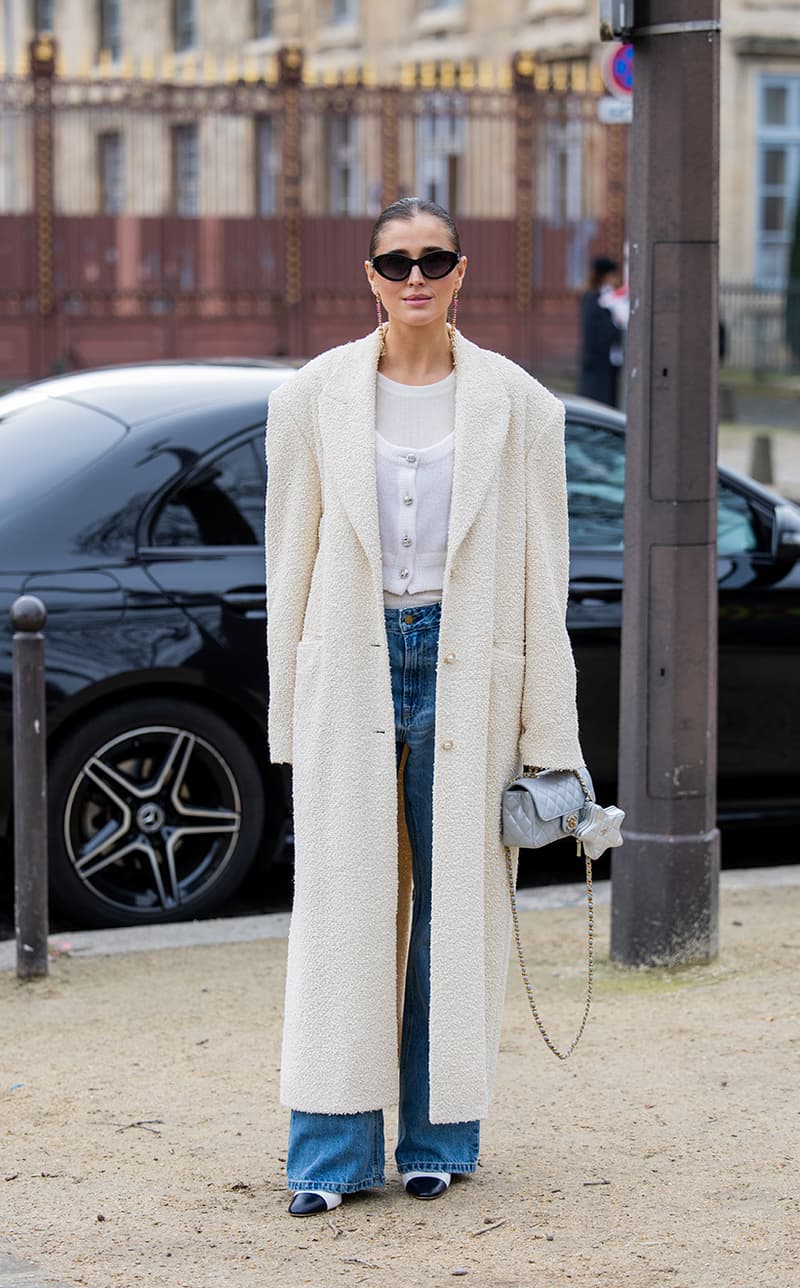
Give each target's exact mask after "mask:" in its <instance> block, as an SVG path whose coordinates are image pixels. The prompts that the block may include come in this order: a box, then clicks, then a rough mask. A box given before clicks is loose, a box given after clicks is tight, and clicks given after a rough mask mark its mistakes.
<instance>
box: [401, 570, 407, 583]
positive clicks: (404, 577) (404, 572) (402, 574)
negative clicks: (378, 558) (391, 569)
mask: <svg viewBox="0 0 800 1288" xmlns="http://www.w3.org/2000/svg"><path fill="white" fill-rule="evenodd" d="M400 576H401V577H402V578H403V581H405V579H406V577H408V576H409V571H408V569H407V568H401V569H400Z"/></svg>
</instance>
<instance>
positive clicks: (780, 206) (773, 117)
mask: <svg viewBox="0 0 800 1288" xmlns="http://www.w3.org/2000/svg"><path fill="white" fill-rule="evenodd" d="M757 175H758V180H757V194H758V196H757V199H758V210H757V215H756V227H757V233H756V236H757V246H756V276H757V278H758V281H759V283H760V284H761V285H763V286H778V287H782V286H783V285H784V283H785V282H786V279H787V277H788V270H789V248H790V246H791V240H792V226H793V221H794V215H795V210H796V203H797V201H798V200H800V76H780V77H779V76H762V78H761V83H760V105H759V118H758V160H757Z"/></svg>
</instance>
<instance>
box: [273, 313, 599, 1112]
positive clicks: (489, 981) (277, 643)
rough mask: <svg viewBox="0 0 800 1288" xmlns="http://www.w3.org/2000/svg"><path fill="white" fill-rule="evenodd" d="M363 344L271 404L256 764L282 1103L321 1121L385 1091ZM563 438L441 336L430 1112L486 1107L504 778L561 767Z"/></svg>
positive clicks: (378, 716)
mask: <svg viewBox="0 0 800 1288" xmlns="http://www.w3.org/2000/svg"><path fill="white" fill-rule="evenodd" d="M378 358H379V338H378V333H377V331H375V332H373V333H372V334H371V335H369V336H366V337H365V338H364V339H362V340H357V341H355V342H354V343H352V344H348V345H343V346H341V347H339V348H336V349H332V350H330V351H329V352H327V353H323V354H322V355H321V356H320V357H318V358H315V359H314V360H313V361H312V362H309V363H308V365H307V366H305V367H304V368H302V370H301V371H299V372H298V374H297V375H296V376H293V377H292V378H291V379H290V380H288V381H287V382H286V383H285V384H283V385H281V387H280V388H279V389H277V390H276V391H275V392H274V393H273V394H272V395H271V398H270V406H269V425H268V434H267V440H268V441H267V457H268V466H269V471H268V488H267V585H268V607H269V628H268V647H269V680H270V703H269V742H270V755H271V758H272V760H273V761H274V762H288V763H293V765H294V810H295V898H294V910H293V915H292V923H291V932H290V936H289V954H288V974H287V981H286V1011H285V1026H284V1043H283V1060H282V1071H281V1099H282V1101H283V1103H284V1104H286V1105H289V1106H291V1107H292V1108H295V1109H302V1110H306V1111H310V1112H320V1113H355V1112H359V1111H362V1110H368V1109H377V1108H381V1107H383V1106H385V1105H387V1104H389V1103H392V1102H393V1101H394V1100H395V1099H396V1095H397V1065H398V1041H397V1038H398V1015H397V1009H398V1008H397V998H398V996H401V995H402V988H401V985H402V979H401V978H398V976H401V975H402V970H403V966H402V964H401V965H400V966H399V967H398V963H402V962H403V961H404V956H405V945H406V935H407V924H408V923H407V916H406V896H407V890H405V889H404V881H403V877H402V864H401V865H400V868H399V867H398V784H397V773H396V769H395V739H394V717H393V708H392V695H391V684H390V673H389V660H388V648H387V641H386V630H385V625H384V616H383V611H384V610H383V590H382V580H381V548H380V539H379V533H378V508H377V489H376V470H375V441H374V435H375V386H376V371H377V364H378ZM563 430H564V408H563V405H562V404H561V403H560V402H559V401H558V400H557V399H556V398H554V397H553V396H552V395H551V394H550V393H548V392H547V390H545V389H544V388H543V387H542V386H541V385H540V384H538V383H537V381H535V380H534V379H533V378H532V377H531V376H529V375H527V374H526V373H525V372H524V371H523V370H522V369H521V368H519V367H517V366H515V365H514V363H512V362H509V361H508V360H507V359H506V358H503V357H501V356H499V355H498V354H495V353H490V352H487V351H486V350H483V349H479V348H478V347H477V346H476V345H474V344H472V343H470V341H468V340H466V339H465V338H464V337H463V336H461V335H458V336H457V338H456V398H455V462H454V472H453V491H452V502H451V514H450V530H449V538H448V551H447V564H446V568H445V584H444V588H443V593H442V616H441V626H440V637H439V660H440V663H441V664H440V666H439V668H438V673H437V683H436V756H435V770H434V784H433V912H432V934H431V1001H430V1106H429V1114H430V1119H431V1121H432V1122H458V1121H464V1120H470V1119H476V1118H481V1117H484V1116H485V1115H486V1112H487V1109H488V1104H489V1098H490V1094H491V1087H492V1081H493V1076H494V1067H495V1063H496V1058H497V1048H498V1044H499V1037H500V1022H501V1016H502V1005H503V994H504V988H505V980H506V973H507V963H508V950H509V941H510V915H509V906H508V890H507V887H506V878H505V867H504V855H503V847H502V845H501V843H500V798H501V793H502V789H503V787H504V786H505V784H506V783H507V782H508V780H509V779H510V778H511V777H512V776H513V775H514V774H515V773H516V772H517V771H518V770H519V768H520V766H521V764H523V763H525V764H533V765H548V766H552V767H559V768H572V767H574V766H577V765H580V764H581V763H582V756H581V750H580V745H579V742H578V727H577V714H576V706H575V669H574V664H573V659H572V652H571V649H570V644H569V639H568V636H567V633H566V627H565V611H566V600H567V586H568V541H567V509H566V482H565V466H564V445H563ZM447 654H452V655H454V656H453V658H452V660H450V661H447V662H446V664H445V658H446V655H447ZM399 871H400V877H399V876H398V872H399Z"/></svg>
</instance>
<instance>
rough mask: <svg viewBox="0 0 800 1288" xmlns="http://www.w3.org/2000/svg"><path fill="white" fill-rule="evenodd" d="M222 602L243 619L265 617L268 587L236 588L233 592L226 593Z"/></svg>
mask: <svg viewBox="0 0 800 1288" xmlns="http://www.w3.org/2000/svg"><path fill="white" fill-rule="evenodd" d="M222 602H223V604H224V605H225V607H226V608H229V609H230V610H231V612H232V613H239V614H240V615H241V616H242V617H254V616H260V617H265V616H266V613H267V588H266V586H236V587H234V589H233V590H227V591H226V592H225V594H224V595H223V596H222Z"/></svg>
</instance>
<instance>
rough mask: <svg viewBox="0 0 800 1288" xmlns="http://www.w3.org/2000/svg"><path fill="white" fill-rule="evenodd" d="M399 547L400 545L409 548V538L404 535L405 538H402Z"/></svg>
mask: <svg viewBox="0 0 800 1288" xmlns="http://www.w3.org/2000/svg"><path fill="white" fill-rule="evenodd" d="M400 545H401V546H410V545H411V538H410V537H409V536H408V535H406V536H405V537H403V540H402V541H401V542H400Z"/></svg>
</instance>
